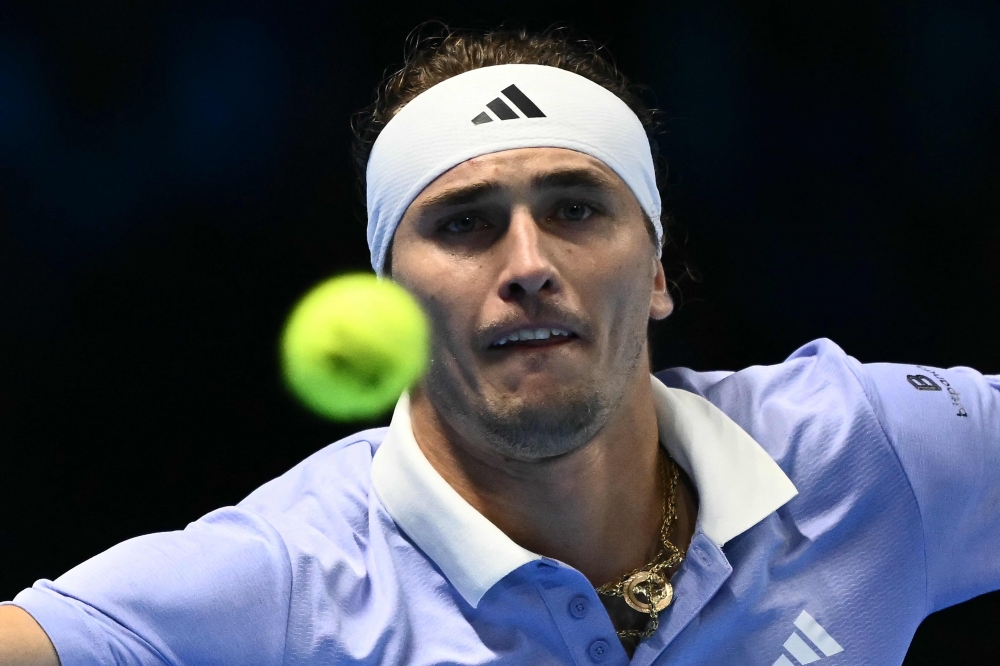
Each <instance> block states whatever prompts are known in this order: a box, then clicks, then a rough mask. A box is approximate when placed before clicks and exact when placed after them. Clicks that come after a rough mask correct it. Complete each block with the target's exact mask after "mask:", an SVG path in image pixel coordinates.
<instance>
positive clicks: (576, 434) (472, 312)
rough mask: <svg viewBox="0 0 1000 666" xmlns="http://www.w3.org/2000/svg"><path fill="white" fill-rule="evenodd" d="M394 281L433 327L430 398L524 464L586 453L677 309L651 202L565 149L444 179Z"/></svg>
mask: <svg viewBox="0 0 1000 666" xmlns="http://www.w3.org/2000/svg"><path fill="white" fill-rule="evenodd" d="M391 266H392V276H393V278H394V279H396V280H397V281H398V282H400V283H401V284H403V285H404V286H406V287H407V288H408V289H409V290H410V291H411V292H412V293H413V294H414V295H415V296H416V297H417V298H418V299H419V300H420V301H421V303H422V304H423V306H424V307H425V308H426V310H427V313H428V315H429V316H430V318H431V321H432V325H433V336H432V339H433V342H432V354H431V358H432V361H431V366H430V370H429V372H428V374H427V376H426V377H425V379H424V381H423V383H422V385H421V388H422V389H423V390H424V391H426V393H427V396H428V397H429V399H430V401H431V403H432V404H433V405H434V407H435V408H436V410H437V411H438V412H439V414H441V416H442V418H444V419H445V421H446V422H447V423H448V425H449V426H450V427H452V428H454V429H455V430H456V431H457V432H458V433H459V434H461V435H462V436H463V437H464V438H465V439H467V440H468V441H471V442H474V443H475V444H480V443H481V444H482V445H484V446H487V447H489V448H490V449H492V450H494V451H496V452H499V453H501V454H503V455H506V456H509V457H513V458H517V459H521V460H540V459H544V458H550V457H553V456H557V455H562V454H564V453H568V452H570V451H573V450H575V449H576V448H578V447H580V446H581V445H583V444H584V443H586V442H587V441H589V440H590V439H592V438H593V436H594V435H596V434H597V432H598V431H599V430H600V429H601V427H602V426H603V425H604V423H605V421H606V420H607V418H608V416H609V414H610V413H611V411H612V410H613V409H614V407H615V406H617V405H618V404H619V403H620V402H621V401H622V399H623V397H624V396H625V395H626V394H627V392H628V390H629V389H630V387H632V386H634V382H635V381H637V379H636V378H637V377H638V378H639V381H646V382H648V372H649V368H648V353H647V349H646V326H647V322H648V319H649V318H650V317H654V318H662V317H666V316H667V315H668V314H669V313H670V310H671V308H672V303H671V301H670V298H669V296H668V295H667V292H666V287H665V280H664V276H663V269H662V267H661V265H660V262H659V260H658V259H657V256H656V251H655V248H654V246H653V243H652V242H651V240H650V236H649V233H648V231H647V228H646V222H645V218H644V217H643V213H642V209H641V207H640V206H639V203H638V201H637V200H636V198H635V196H634V195H633V194H632V192H631V190H630V189H629V188H628V186H627V185H626V184H625V183H624V182H623V181H622V180H621V179H620V178H619V177H618V176H617V175H616V174H615V173H614V172H613V171H612V170H611V169H610V168H609V167H607V166H606V165H605V164H604V163H603V162H601V161H600V160H597V159H595V158H593V157H590V156H588V155H584V154H582V153H578V152H575V151H572V150H565V149H561V148H523V149H517V150H508V151H504V152H500V153H493V154H489V155H484V156H481V157H478V158H475V159H472V160H469V161H467V162H464V163H462V164H460V165H458V166H456V167H454V168H453V169H451V170H450V171H447V172H445V173H444V174H442V175H441V176H440V177H438V178H437V179H436V180H435V181H434V182H433V183H431V184H430V185H428V186H427V187H426V188H425V189H424V191H423V192H421V193H420V195H419V196H418V197H417V198H416V199H415V200H414V201H413V203H412V204H410V206H409V208H408V209H407V211H406V214H405V215H404V216H403V219H402V221H401V222H400V224H399V227H398V229H397V230H396V234H395V238H394V240H393V248H392V264H391Z"/></svg>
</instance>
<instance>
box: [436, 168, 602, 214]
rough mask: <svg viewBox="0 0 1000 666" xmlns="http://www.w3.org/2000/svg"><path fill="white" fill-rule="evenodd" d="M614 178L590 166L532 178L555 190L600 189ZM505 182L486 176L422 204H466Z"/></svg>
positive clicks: (535, 184)
mask: <svg viewBox="0 0 1000 666" xmlns="http://www.w3.org/2000/svg"><path fill="white" fill-rule="evenodd" d="M611 186H612V185H611V182H610V181H609V180H608V179H607V178H605V177H603V176H602V175H599V174H596V173H594V172H593V171H591V170H589V169H559V170H557V171H549V172H548V173H544V174H539V175H538V176H535V177H534V178H532V179H531V187H532V189H536V190H556V189H570V188H580V189H588V190H599V189H608V188H610V187H611ZM502 189H504V188H503V185H501V184H500V183H498V182H497V181H494V180H487V181H483V182H481V183H475V184H474V185H465V186H461V187H455V188H452V189H450V190H445V191H444V192H441V193H440V194H436V195H434V196H432V197H429V198H428V199H427V200H425V201H424V202H423V203H422V204H421V205H420V207H421V208H424V209H428V208H447V207H452V206H465V205H468V204H472V203H476V202H477V201H479V200H480V199H483V198H486V197H488V196H490V195H493V194H496V193H498V192H500V191H501V190H502Z"/></svg>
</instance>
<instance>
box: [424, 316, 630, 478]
mask: <svg viewBox="0 0 1000 666" xmlns="http://www.w3.org/2000/svg"><path fill="white" fill-rule="evenodd" d="M629 342H631V343H632V344H630V345H629V347H630V348H629V349H627V350H625V352H624V354H623V355H622V358H623V361H624V363H623V364H622V365H623V366H624V367H620V368H616V370H615V371H613V372H610V373H607V375H608V376H604V377H600V376H592V377H590V378H589V381H585V380H581V381H578V382H576V383H575V384H574V385H571V386H562V387H558V388H557V389H556V390H554V391H553V392H552V393H551V394H550V395H549V396H548V397H547V398H546V399H545V400H532V399H530V398H528V397H525V396H519V395H484V392H482V391H477V390H475V389H474V388H472V387H470V386H468V385H463V384H462V382H460V381H459V379H458V377H457V375H464V376H465V377H466V379H467V380H468V379H469V375H468V374H466V373H463V372H461V371H459V370H457V369H456V368H448V367H446V364H445V363H441V362H439V361H436V360H435V359H440V358H442V357H448V356H450V357H451V358H452V359H454V358H455V357H454V356H452V355H450V354H447V352H444V353H443V354H442V353H440V352H442V351H443V350H439V349H435V350H434V352H432V360H431V364H430V368H429V369H428V373H427V375H426V377H425V380H424V384H423V385H424V388H425V390H426V391H427V395H428V398H429V399H430V401H431V403H432V404H433V405H434V406H435V408H436V409H437V410H438V413H439V414H441V415H442V417H443V418H445V419H446V420H447V421H449V423H450V425H451V426H452V427H453V428H454V429H455V430H456V431H458V432H459V433H461V434H462V435H463V436H464V437H466V438H468V439H473V441H474V442H475V443H476V444H481V445H484V446H486V447H487V448H489V449H491V450H492V451H493V452H495V453H497V454H500V455H501V456H504V457H508V458H514V459H517V460H524V461H539V460H544V459H547V458H554V457H558V456H562V455H565V454H567V453H571V452H573V451H575V450H577V449H579V448H580V447H582V446H583V445H584V444H586V443H587V442H589V441H591V440H592V439H594V437H596V436H597V434H598V433H599V432H600V431H601V429H602V428H603V427H604V425H605V424H606V423H607V421H608V418H609V417H610V416H611V414H612V413H613V412H614V411H615V409H616V408H617V407H618V406H619V405H620V404H621V403H622V401H623V400H624V398H625V394H626V393H627V391H628V389H629V385H630V382H631V380H632V376H633V375H634V374H635V370H636V368H637V366H638V364H639V360H640V359H641V358H642V353H643V349H644V344H643V342H644V335H643V336H640V337H639V338H638V339H634V340H630V341H629ZM454 362H455V363H457V362H458V361H457V360H455V361H454Z"/></svg>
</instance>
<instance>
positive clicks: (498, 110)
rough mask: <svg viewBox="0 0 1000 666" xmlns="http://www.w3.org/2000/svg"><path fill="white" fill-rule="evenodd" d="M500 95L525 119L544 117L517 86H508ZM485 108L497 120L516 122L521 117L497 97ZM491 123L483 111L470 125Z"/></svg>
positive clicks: (491, 119) (490, 119) (491, 120)
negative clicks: (494, 115)
mask: <svg viewBox="0 0 1000 666" xmlns="http://www.w3.org/2000/svg"><path fill="white" fill-rule="evenodd" d="M500 93H501V94H502V95H503V96H504V97H506V98H507V99H508V100H510V101H511V103H512V104H513V105H514V106H516V107H517V108H518V109H519V110H520V111H521V113H523V114H524V117H525V118H544V117H545V114H544V113H542V110H541V109H539V108H538V107H537V106H535V103H534V102H532V101H531V100H530V99H528V96H527V95H525V94H524V93H523V92H521V91H520V89H519V88H518V87H517V86H515V85H509V86H507V87H506V88H504V89H503V90H501V91H500ZM486 108H488V109H489V110H490V111H492V112H493V113H494V114H496V117H497V118H499V119H500V120H517V119H518V118H520V117H521V116H519V115H517V114H516V113H514V109H512V108H510V107H509V106H507V103H506V102H504V101H503V100H502V99H500V98H499V97H497V98H496V99H494V100H493V101H492V102H490V103H489V104H487V105H486ZM491 122H493V118H491V117H490V116H489V114H487V113H486V112H485V111H483V112H482V113H480V114H479V115H478V116H476V117H475V118H473V119H472V124H474V125H482V124H483V123H491Z"/></svg>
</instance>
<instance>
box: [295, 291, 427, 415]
mask: <svg viewBox="0 0 1000 666" xmlns="http://www.w3.org/2000/svg"><path fill="white" fill-rule="evenodd" d="M428 342H429V334H428V326H427V318H426V317H425V315H424V313H423V310H421V309H420V306H419V305H418V304H417V302H416V301H415V300H414V299H413V297H412V296H410V294H409V293H408V292H407V291H406V290H405V289H403V288H402V287H400V286H399V285H398V284H396V283H394V282H391V281H389V280H380V279H378V278H376V277H375V276H374V275H372V274H366V273H355V274H349V275H344V276H341V277H336V278H333V279H330V280H327V281H325V282H323V283H321V284H320V285H319V286H317V287H315V288H314V289H313V290H312V291H310V292H309V293H308V294H306V295H305V297H303V298H302V300H301V301H299V303H298V305H296V306H295V308H294V310H292V313H291V315H290V316H289V318H288V322H287V323H286V324H285V330H284V333H283V335H282V339H281V355H282V368H283V371H284V375H285V381H286V382H287V383H288V386H289V388H290V389H291V390H292V392H293V393H295V395H297V396H298V397H299V399H300V400H302V402H303V403H305V404H306V406H307V407H309V408H310V409H312V410H313V411H315V412H316V413H318V414H320V415H322V416H325V417H327V418H331V419H336V420H352V419H367V418H371V417H374V416H378V415H379V414H382V413H384V412H385V411H387V410H388V409H389V408H391V407H392V406H393V405H394V404H395V402H396V400H397V399H398V398H399V396H400V394H401V393H402V392H403V391H404V390H406V389H407V388H408V387H409V386H411V385H412V384H413V383H414V382H416V381H417V380H418V379H419V378H420V376H421V375H422V374H423V372H424V370H425V369H426V367H427V357H428Z"/></svg>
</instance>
